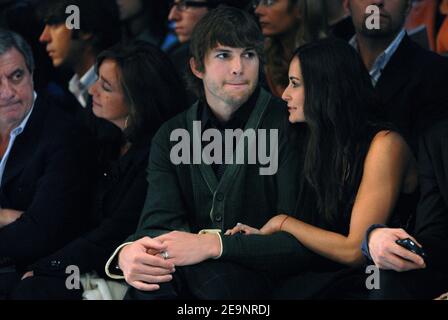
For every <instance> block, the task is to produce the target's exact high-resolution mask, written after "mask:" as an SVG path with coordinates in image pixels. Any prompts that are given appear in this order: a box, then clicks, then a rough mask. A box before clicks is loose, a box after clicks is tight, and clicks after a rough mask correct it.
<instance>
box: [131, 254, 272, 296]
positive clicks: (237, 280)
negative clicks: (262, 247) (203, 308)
mask: <svg viewBox="0 0 448 320" xmlns="http://www.w3.org/2000/svg"><path fill="white" fill-rule="evenodd" d="M275 283H276V280H275V277H272V276H269V275H267V274H264V273H261V272H257V271H254V270H250V269H247V268H244V267H242V266H239V265H237V264H234V263H230V262H222V261H204V262H202V263H200V264H197V265H193V266H185V267H178V268H176V273H175V274H174V277H173V280H172V281H171V282H169V283H164V284H161V285H160V289H159V290H157V291H154V292H145V291H140V290H137V289H135V288H130V289H129V290H128V292H127V294H126V297H125V299H128V300H176V299H200V300H247V299H268V298H270V293H271V291H272V289H273V287H274V285H275Z"/></svg>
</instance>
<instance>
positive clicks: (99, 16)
mask: <svg viewBox="0 0 448 320" xmlns="http://www.w3.org/2000/svg"><path fill="white" fill-rule="evenodd" d="M71 5H75V6H77V7H78V8H79V11H80V29H79V30H76V29H73V32H72V38H73V39H77V38H79V33H80V32H82V33H90V34H92V39H91V40H89V41H91V45H92V48H93V50H94V52H95V54H98V53H99V52H101V51H103V50H105V49H107V48H109V47H110V46H112V45H114V44H115V43H117V42H118V41H119V39H120V21H119V16H118V8H117V5H116V2H115V1H110V0H45V1H44V2H43V3H42V4H41V5H40V6H39V7H38V14H39V17H40V18H41V19H42V20H43V21H44V23H45V24H48V25H58V24H65V23H66V20H67V18H68V17H69V15H70V14H68V13H66V8H67V7H68V6H71Z"/></svg>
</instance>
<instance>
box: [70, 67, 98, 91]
mask: <svg viewBox="0 0 448 320" xmlns="http://www.w3.org/2000/svg"><path fill="white" fill-rule="evenodd" d="M96 78H97V77H96V72H95V66H92V67H91V68H90V69H89V70H88V71H87V72H86V73H85V74H84V75H83V76H82V77H81V79H80V78H79V76H78V75H77V74H75V75H74V76H73V77H72V79H71V80H70V86H72V85H76V86H78V87H79V88H80V89H81V90H85V89H87V88H89V87H90V86H91V85H92V84H93V83H94V82H95V81H96Z"/></svg>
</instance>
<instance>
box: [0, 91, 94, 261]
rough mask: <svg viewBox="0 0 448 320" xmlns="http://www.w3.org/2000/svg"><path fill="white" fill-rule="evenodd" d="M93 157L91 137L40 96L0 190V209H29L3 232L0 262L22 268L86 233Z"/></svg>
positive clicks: (9, 162) (6, 169)
mask: <svg viewBox="0 0 448 320" xmlns="http://www.w3.org/2000/svg"><path fill="white" fill-rule="evenodd" d="M91 154H92V148H91V147H90V142H89V139H88V136H87V135H86V134H84V132H83V131H81V130H80V129H79V127H78V126H77V125H76V124H75V123H74V122H73V121H72V120H70V118H67V117H66V115H65V114H64V113H62V112H60V111H59V110H58V109H56V108H54V107H51V106H49V105H48V104H47V102H46V101H45V100H44V99H43V98H41V97H38V98H37V101H36V102H35V105H34V109H33V112H32V114H31V116H30V118H29V120H28V123H27V125H26V127H25V130H24V131H23V132H22V134H21V135H19V136H18V137H17V138H16V140H15V142H14V145H13V148H12V149H11V153H10V155H9V158H8V162H7V164H6V168H5V171H4V175H3V180H2V184H1V186H0V206H1V207H2V208H5V209H13V210H19V211H24V214H23V215H22V217H20V218H19V219H18V220H17V221H15V222H14V223H12V224H10V225H8V226H5V227H4V228H1V229H0V260H2V261H6V260H10V261H12V262H13V263H14V264H16V265H17V267H23V266H24V265H26V264H29V263H32V262H34V261H35V260H36V259H38V258H40V257H43V256H45V255H47V254H49V253H51V252H53V251H54V250H56V249H57V248H59V247H61V246H63V245H64V244H65V243H67V242H68V241H69V240H71V239H72V238H73V237H75V236H76V235H77V234H78V233H79V232H80V231H81V230H82V226H83V223H84V220H85V217H86V213H87V211H86V208H87V205H88V204H89V201H88V200H89V191H90V190H89V185H90V180H89V179H90V177H91V173H92V166H91V164H90V162H89V159H90V158H91V157H92V155H91Z"/></svg>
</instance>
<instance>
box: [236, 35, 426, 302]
mask: <svg viewBox="0 0 448 320" xmlns="http://www.w3.org/2000/svg"><path fill="white" fill-rule="evenodd" d="M283 100H285V101H286V102H287V103H288V110H289V121H290V122H291V123H293V124H296V123H301V122H304V123H305V129H306V130H307V136H306V139H305V142H304V143H303V144H302V146H303V148H304V152H303V154H304V165H303V170H302V175H301V177H300V180H301V184H300V192H299V196H298V200H297V207H296V212H295V216H294V217H292V216H287V215H282V214H281V215H277V216H275V217H273V218H272V219H271V220H270V221H268V222H267V223H266V224H265V225H264V226H263V227H262V228H261V229H260V230H257V229H254V228H251V227H249V226H246V225H243V224H239V225H237V226H236V227H235V228H234V229H232V230H230V231H228V232H229V233H230V234H234V233H236V232H243V233H245V234H248V235H250V234H272V233H274V232H287V233H290V234H291V235H293V236H294V237H295V238H296V239H297V240H298V241H299V242H300V244H301V245H303V246H304V248H306V249H307V250H306V251H308V250H309V251H311V252H312V253H313V255H314V256H315V258H313V259H312V261H311V262H309V261H307V263H304V264H303V265H301V266H299V265H298V266H297V271H298V273H301V272H305V271H334V270H340V269H343V270H344V269H345V270H347V269H348V268H347V267H359V266H360V265H362V264H363V263H364V258H363V255H362V252H361V243H362V240H363V237H364V235H365V233H366V230H367V229H368V228H369V226H371V225H373V224H385V223H386V222H388V223H389V224H393V225H397V224H398V225H403V224H405V223H406V222H407V214H409V212H408V211H407V210H408V209H409V208H408V207H406V208H405V207H404V205H406V204H409V203H408V201H407V200H408V198H411V199H412V194H413V193H414V191H415V190H416V188H417V184H418V179H417V169H416V164H415V160H414V159H413V156H412V153H411V150H410V149H409V147H408V145H407V144H406V142H405V141H404V139H403V138H402V137H401V136H400V134H398V133H397V132H396V131H393V130H392V129H391V127H390V126H388V125H384V124H381V123H378V122H376V121H375V117H374V116H373V114H374V110H375V108H376V107H377V100H376V99H375V95H374V91H373V87H372V84H371V81H370V78H369V75H368V73H367V71H366V70H365V68H364V66H363V64H362V61H361V59H360V58H359V56H358V55H357V53H356V52H355V50H354V49H353V48H351V47H350V46H349V45H348V44H347V43H345V42H344V41H342V40H335V39H331V40H330V39H327V40H320V41H317V42H314V43H310V44H307V45H304V46H302V47H301V48H299V49H298V50H297V51H296V52H295V53H294V58H293V59H292V61H291V64H290V68H289V86H288V87H287V89H286V90H285V92H284V93H283ZM294 126H297V125H294ZM302 146H301V147H302ZM414 208H415V207H414ZM401 211H403V213H404V214H401ZM321 275H322V274H321ZM335 275H336V274H333V275H331V276H330V274H327V275H326V276H328V277H329V278H327V280H329V279H330V278H332V277H333V276H335ZM309 279H314V280H315V281H309ZM316 279H318V280H316ZM322 279H323V278H322V277H321V278H313V277H312V276H310V274H308V273H307V274H306V276H304V277H300V280H301V281H302V282H297V281H287V282H286V286H287V287H288V288H289V290H286V289H285V291H286V292H287V293H286V294H284V295H286V296H288V295H289V294H291V293H293V295H294V297H305V298H309V297H313V294H316V293H317V292H318V291H319V290H321V289H323V288H322V287H320V288H318V286H320V285H322V281H323V280H322ZM333 279H334V278H333ZM324 282H325V281H324ZM330 282H331V281H330ZM320 292H321V291H320Z"/></svg>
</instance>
